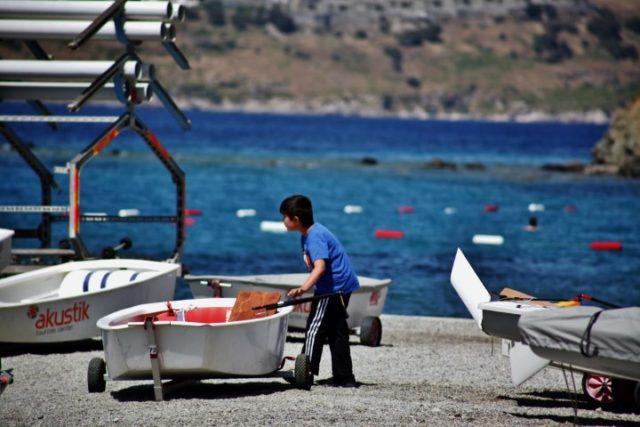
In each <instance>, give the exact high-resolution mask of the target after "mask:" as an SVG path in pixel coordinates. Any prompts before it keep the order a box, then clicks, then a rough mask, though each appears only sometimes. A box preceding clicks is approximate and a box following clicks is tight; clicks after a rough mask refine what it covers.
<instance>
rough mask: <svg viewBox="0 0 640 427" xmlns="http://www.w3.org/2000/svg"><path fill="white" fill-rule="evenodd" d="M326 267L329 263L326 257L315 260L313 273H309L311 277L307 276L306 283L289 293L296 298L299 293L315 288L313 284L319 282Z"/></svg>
mask: <svg viewBox="0 0 640 427" xmlns="http://www.w3.org/2000/svg"><path fill="white" fill-rule="evenodd" d="M326 269H327V263H326V262H325V260H324V259H317V260H315V261H314V262H313V270H311V274H309V278H307V280H306V281H305V282H304V284H303V285H302V286H300V287H299V288H295V289H292V290H290V291H289V293H288V294H287V295H288V296H290V297H293V298H295V297H297V296H299V295H302V294H303V293H305V292H308V291H309V290H310V289H311V288H313V285H315V284H316V283H317V282H318V280H319V279H320V277H321V276H322V275H323V274H324V272H325V271H326Z"/></svg>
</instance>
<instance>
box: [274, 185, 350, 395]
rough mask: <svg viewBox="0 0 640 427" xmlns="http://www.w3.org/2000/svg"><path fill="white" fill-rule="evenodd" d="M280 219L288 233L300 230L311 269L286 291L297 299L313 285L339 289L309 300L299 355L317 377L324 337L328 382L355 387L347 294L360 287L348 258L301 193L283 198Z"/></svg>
mask: <svg viewBox="0 0 640 427" xmlns="http://www.w3.org/2000/svg"><path fill="white" fill-rule="evenodd" d="M280 213H281V214H282V220H283V222H284V225H285V227H286V228H287V230H288V231H298V232H299V233H300V234H301V239H300V240H301V244H302V257H303V259H304V263H305V264H306V266H307V268H308V269H309V270H311V274H309V278H308V279H307V280H306V281H305V282H304V284H302V286H300V287H299V288H295V289H292V290H291V291H289V294H288V295H289V296H290V297H293V298H295V297H297V296H300V295H302V294H303V293H305V292H308V291H309V290H311V288H315V291H314V294H315V295H324V294H330V293H334V292H342V296H340V295H337V296H334V297H329V298H325V299H321V300H316V301H313V302H312V303H311V312H310V313H309V318H308V319H307V328H306V330H305V339H304V345H303V347H302V353H304V354H306V355H307V356H309V359H310V362H311V371H312V372H313V374H314V375H318V371H319V368H320V357H321V356H322V346H323V345H324V342H325V340H327V341H328V342H329V349H330V350H331V369H332V371H333V378H332V379H330V380H329V381H328V383H330V384H331V383H332V385H335V386H338V387H358V384H357V383H356V380H355V377H354V376H353V366H352V364H351V350H350V349H349V328H348V326H347V305H348V304H349V298H350V297H351V292H353V291H355V290H357V289H358V288H359V287H360V284H359V283H358V278H357V277H356V275H355V274H354V272H353V270H352V269H351V263H350V262H349V257H348V256H347V253H346V252H345V250H344V248H343V247H342V244H341V243H340V242H339V241H338V239H337V238H336V237H335V236H334V235H333V234H332V233H331V232H330V231H329V230H328V229H327V228H326V227H325V226H323V225H322V224H320V223H314V222H313V209H312V207H311V200H309V199H308V198H307V197H305V196H301V195H295V196H290V197H287V198H286V199H284V200H283V201H282V203H281V204H280Z"/></svg>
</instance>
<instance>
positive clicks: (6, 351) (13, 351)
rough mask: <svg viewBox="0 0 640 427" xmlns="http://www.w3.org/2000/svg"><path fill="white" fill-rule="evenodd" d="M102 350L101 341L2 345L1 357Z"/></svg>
mask: <svg viewBox="0 0 640 427" xmlns="http://www.w3.org/2000/svg"><path fill="white" fill-rule="evenodd" d="M95 350H102V341H101V340H93V339H88V340H82V341H73V342H64V343H47V344H6V343H3V344H0V357H12V356H21V355H23V354H55V353H58V354H68V353H75V352H77V351H95Z"/></svg>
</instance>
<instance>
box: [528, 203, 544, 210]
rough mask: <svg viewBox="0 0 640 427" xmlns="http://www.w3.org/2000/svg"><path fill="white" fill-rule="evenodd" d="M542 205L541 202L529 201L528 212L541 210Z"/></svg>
mask: <svg viewBox="0 0 640 427" xmlns="http://www.w3.org/2000/svg"><path fill="white" fill-rule="evenodd" d="M543 210H544V205H543V204H542V203H529V212H542V211H543Z"/></svg>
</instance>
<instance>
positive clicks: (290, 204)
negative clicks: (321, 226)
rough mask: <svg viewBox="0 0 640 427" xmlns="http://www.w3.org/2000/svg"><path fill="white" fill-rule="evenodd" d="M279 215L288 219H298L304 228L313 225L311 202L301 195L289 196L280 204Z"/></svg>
mask: <svg viewBox="0 0 640 427" xmlns="http://www.w3.org/2000/svg"><path fill="white" fill-rule="evenodd" d="M280 213H281V214H282V215H286V216H288V217H289V218H293V217H296V216H297V217H298V218H299V219H300V222H301V223H302V225H303V226H305V227H311V226H312V225H313V207H312V206H311V200H309V198H308V197H306V196H303V195H301V194H296V195H294V196H289V197H287V198H286V199H284V200H283V201H282V203H280Z"/></svg>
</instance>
